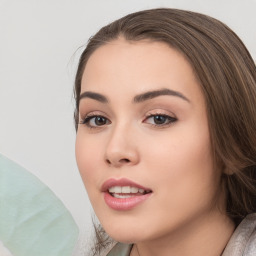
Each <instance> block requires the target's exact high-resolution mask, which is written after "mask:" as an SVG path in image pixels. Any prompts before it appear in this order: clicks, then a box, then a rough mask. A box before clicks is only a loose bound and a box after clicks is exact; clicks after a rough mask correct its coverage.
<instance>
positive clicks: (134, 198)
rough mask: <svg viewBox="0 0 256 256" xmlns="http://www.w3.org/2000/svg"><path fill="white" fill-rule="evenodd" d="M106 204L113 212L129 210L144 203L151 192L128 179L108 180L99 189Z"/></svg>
mask: <svg viewBox="0 0 256 256" xmlns="http://www.w3.org/2000/svg"><path fill="white" fill-rule="evenodd" d="M101 190H102V192H103V194H104V200H105V202H106V204H107V205H108V206H109V207H110V208H112V209H114V210H121V211H122V210H123V211H124V210H130V209H132V208H134V207H135V206H137V205H139V204H140V203H142V202H144V201H145V200H146V199H147V198H149V197H150V196H151V194H152V190H151V189H149V188H146V187H143V186H141V185H139V184H137V183H135V182H133V181H131V180H128V179H119V180H116V179H109V180H107V181H106V182H104V184H103V185H102V188H101Z"/></svg>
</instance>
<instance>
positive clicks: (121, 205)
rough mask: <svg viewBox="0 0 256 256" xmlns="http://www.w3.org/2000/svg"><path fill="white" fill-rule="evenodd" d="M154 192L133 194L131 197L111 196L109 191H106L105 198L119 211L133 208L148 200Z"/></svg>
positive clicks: (108, 203)
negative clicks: (139, 194)
mask: <svg viewBox="0 0 256 256" xmlns="http://www.w3.org/2000/svg"><path fill="white" fill-rule="evenodd" d="M151 194H152V193H148V194H145V195H141V196H132V197H129V198H115V197H113V196H111V195H110V194H109V193H108V192H104V200H105V202H106V204H107V205H108V206H109V207H110V208H112V209H114V210H117V211H127V210H131V209H133V208H134V207H136V206H137V205H139V204H141V203H142V202H144V201H145V200H147V199H148V198H149V197H150V196H151Z"/></svg>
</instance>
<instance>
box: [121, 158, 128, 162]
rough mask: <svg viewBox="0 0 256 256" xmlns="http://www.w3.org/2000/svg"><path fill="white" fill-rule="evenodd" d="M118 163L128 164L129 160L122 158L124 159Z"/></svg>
mask: <svg viewBox="0 0 256 256" xmlns="http://www.w3.org/2000/svg"><path fill="white" fill-rule="evenodd" d="M120 162H121V163H129V162H130V160H129V159H127V158H124V159H121V160H120Z"/></svg>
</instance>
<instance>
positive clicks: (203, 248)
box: [131, 215, 235, 256]
mask: <svg viewBox="0 0 256 256" xmlns="http://www.w3.org/2000/svg"><path fill="white" fill-rule="evenodd" d="M234 227H235V226H234V223H233V222H232V221H231V220H230V219H229V218H228V217H227V216H224V215H218V216H215V215H213V216H209V215H208V216H207V217H202V216H201V218H200V219H198V220H195V221H194V222H193V223H190V224H187V225H184V227H182V228H180V229H179V230H178V231H177V230H176V231H173V232H171V233H170V234H168V235H164V236H163V237H161V238H158V239H152V240H150V241H141V242H138V243H136V245H135V246H133V249H132V252H131V256H145V255H146V256H153V255H158V256H164V255H170V256H172V255H175V256H184V255H189V256H204V255H207V256H220V255H221V254H222V252H223V250H224V249H225V246H226V244H227V243H228V241H229V239H230V237H231V235H232V233H233V232H234Z"/></svg>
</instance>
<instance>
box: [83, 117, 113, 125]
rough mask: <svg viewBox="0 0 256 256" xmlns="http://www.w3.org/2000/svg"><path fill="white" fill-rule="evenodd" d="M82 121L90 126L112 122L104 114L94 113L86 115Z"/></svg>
mask: <svg viewBox="0 0 256 256" xmlns="http://www.w3.org/2000/svg"><path fill="white" fill-rule="evenodd" d="M80 123H81V124H85V125H86V126H88V127H89V128H97V127H100V126H104V125H107V124H110V121H109V120H108V119H107V118H106V117H104V116H100V115H93V116H87V117H85V119H84V120H82V121H81V122H80Z"/></svg>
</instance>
